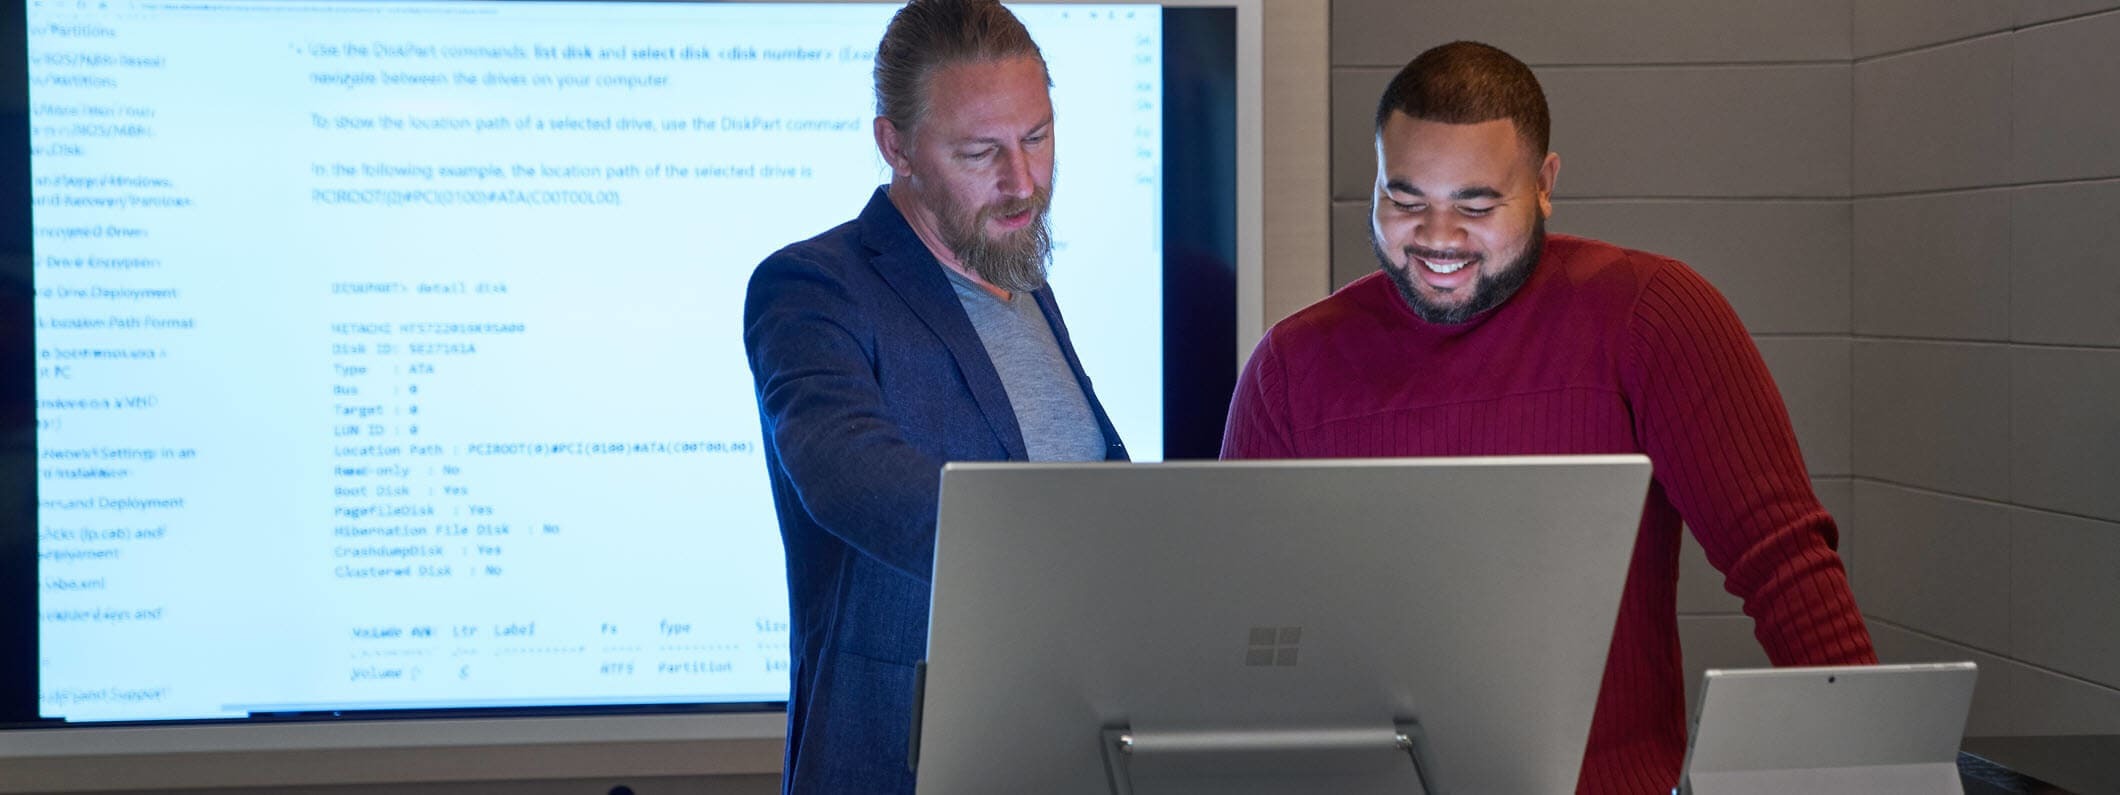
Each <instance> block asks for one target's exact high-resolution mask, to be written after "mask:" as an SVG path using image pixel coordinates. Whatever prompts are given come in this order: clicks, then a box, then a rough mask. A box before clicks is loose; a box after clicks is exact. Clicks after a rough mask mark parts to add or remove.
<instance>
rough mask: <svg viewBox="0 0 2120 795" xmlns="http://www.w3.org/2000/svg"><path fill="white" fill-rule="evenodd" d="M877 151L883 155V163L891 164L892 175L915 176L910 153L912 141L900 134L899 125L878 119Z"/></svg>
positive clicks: (881, 118) (882, 118) (880, 117)
mask: <svg viewBox="0 0 2120 795" xmlns="http://www.w3.org/2000/svg"><path fill="white" fill-rule="evenodd" d="M875 129H876V151H877V152H880V153H882V154H883V162H885V163H889V164H891V175H892V176H896V177H909V176H912V175H913V158H912V156H911V154H910V153H909V152H908V150H910V149H911V148H912V147H911V144H912V141H910V140H907V138H906V137H905V136H904V135H902V134H900V133H899V131H898V125H896V124H892V123H891V120H890V119H886V118H884V117H882V116H878V117H876V123H875Z"/></svg>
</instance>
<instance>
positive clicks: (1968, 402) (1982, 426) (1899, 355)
mask: <svg viewBox="0 0 2120 795" xmlns="http://www.w3.org/2000/svg"><path fill="white" fill-rule="evenodd" d="M2009 367H2010V357H2009V349H2008V348H2006V347H2004V346H2001V345H1982V344H1971V343H1967V344H1956V343H1930V342H1892V341H1877V340H1857V341H1856V342H1855V353H1854V397H1853V420H1852V423H1853V426H1852V427H1853V432H1852V433H1851V436H1852V439H1853V442H1852V449H1853V461H1854V469H1855V471H1856V472H1857V473H1860V474H1861V475H1862V476H1864V477H1871V478H1878V479H1881V480H1887V481H1892V482H1896V483H1904V484H1907V485H1910V486H1915V487H1918V488H1925V489H1931V490H1935V491H1943V492H1949V493H1952V494H1963V495H1967V496H1972V497H1981V498H1985V499H1991V500H2007V499H2009V496H2010V495H2009V492H2010V478H2009V476H2008V473H2007V472H2005V471H2004V469H2005V468H2006V462H2008V461H2009V460H2010V458H2009V455H2010V421H2009V416H2010V413H2009V409H2010V388H2009V377H2008V375H2007V374H2008V372H2009Z"/></svg>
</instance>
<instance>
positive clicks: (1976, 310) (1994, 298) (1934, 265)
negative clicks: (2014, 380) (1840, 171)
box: [1852, 190, 2015, 341]
mask: <svg viewBox="0 0 2120 795" xmlns="http://www.w3.org/2000/svg"><path fill="white" fill-rule="evenodd" d="M1854 219H1855V220H1854V224H1855V234H1854V237H1855V254H1854V258H1853V259H1854V261H1853V263H1852V272H1853V290H1852V291H1853V296H1852V301H1853V304H1854V313H1855V315H1854V325H1855V333H1857V334H1873V335H1883V336H1894V337H1928V338H1938V339H1962V340H1992V341H2002V340H2006V339H2008V338H2009V334H2010V288H2011V285H2012V284H2013V283H2014V282H2015V280H2014V279H2012V277H2011V263H2010V195H2009V193H2008V192H2007V191H2003V190H1980V191H1970V192H1964V193H1944V194H1928V195H1921V196H1907V197H1901V198H1893V199H1857V200H1855V209H1854Z"/></svg>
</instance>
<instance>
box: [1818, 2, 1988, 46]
mask: <svg viewBox="0 0 2120 795" xmlns="http://www.w3.org/2000/svg"><path fill="white" fill-rule="evenodd" d="M2016 22H2017V9H2016V8H2013V7H2012V4H2011V3H2000V2H1994V1H1993V0H1982V1H1981V2H1971V3H1938V2H1935V0H1855V9H1854V32H1853V40H1852V44H1853V46H1854V52H1855V57H1857V58H1865V57H1869V56H1872V55H1877V54H1879V53H1886V52H1896V51H1899V50H1907V49H1912V48H1915V47H1925V46H1928V45H1931V44H1937V43H1941V42H1946V41H1952V40H1955V39H1962V38H1966V37H1968V36H1977V35H1980V34H1982V33H1995V32H1998V31H2005V30H2009V29H2010V28H2011V27H2012V26H2014V25H2015V24H2016Z"/></svg>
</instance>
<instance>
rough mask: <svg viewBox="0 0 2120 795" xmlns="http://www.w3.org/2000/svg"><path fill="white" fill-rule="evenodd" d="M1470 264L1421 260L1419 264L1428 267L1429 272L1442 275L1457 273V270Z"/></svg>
mask: <svg viewBox="0 0 2120 795" xmlns="http://www.w3.org/2000/svg"><path fill="white" fill-rule="evenodd" d="M1471 263H1472V260H1459V261H1457V262H1436V261H1435V260H1430V259H1423V260H1421V264H1422V265H1426V266H1428V269H1429V270H1432V271H1435V272H1436V273H1442V274H1451V273H1456V272H1458V269H1460V268H1463V267H1465V266H1466V265H1469V264H1471Z"/></svg>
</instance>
